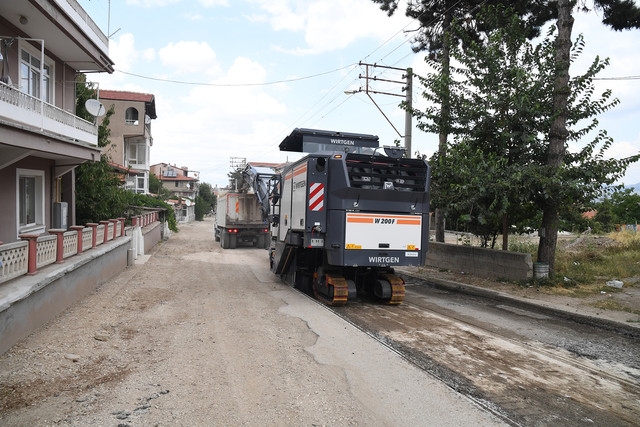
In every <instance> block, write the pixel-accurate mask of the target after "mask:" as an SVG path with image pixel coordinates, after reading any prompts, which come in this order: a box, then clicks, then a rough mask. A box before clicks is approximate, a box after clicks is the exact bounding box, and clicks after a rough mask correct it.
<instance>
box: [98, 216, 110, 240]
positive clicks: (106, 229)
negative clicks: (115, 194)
mask: <svg viewBox="0 0 640 427" xmlns="http://www.w3.org/2000/svg"><path fill="white" fill-rule="evenodd" d="M109 223H110V222H109V221H106V220H105V221H100V224H102V225H104V241H103V242H102V243H107V242H108V241H109Z"/></svg>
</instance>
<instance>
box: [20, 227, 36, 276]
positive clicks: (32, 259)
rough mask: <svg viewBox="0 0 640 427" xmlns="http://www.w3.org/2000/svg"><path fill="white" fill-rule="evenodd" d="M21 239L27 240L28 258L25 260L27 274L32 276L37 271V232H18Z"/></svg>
mask: <svg viewBox="0 0 640 427" xmlns="http://www.w3.org/2000/svg"><path fill="white" fill-rule="evenodd" d="M18 237H19V238H20V239H22V240H27V241H28V242H29V255H28V256H29V258H28V261H27V275H28V276H33V275H34V274H36V273H37V272H38V270H37V269H36V265H37V263H38V235H37V234H20V235H19V236H18Z"/></svg>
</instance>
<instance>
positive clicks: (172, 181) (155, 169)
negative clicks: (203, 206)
mask: <svg viewBox="0 0 640 427" xmlns="http://www.w3.org/2000/svg"><path fill="white" fill-rule="evenodd" d="M151 173H152V174H154V175H155V176H157V177H158V179H159V180H160V182H161V183H162V186H163V187H164V188H166V189H167V190H169V191H170V192H171V193H173V195H175V196H178V197H186V198H189V199H191V200H192V201H195V198H196V196H197V195H198V182H199V176H200V174H199V173H198V172H196V171H190V170H189V168H188V167H186V166H183V167H177V166H176V165H170V164H168V163H157V164H155V165H151Z"/></svg>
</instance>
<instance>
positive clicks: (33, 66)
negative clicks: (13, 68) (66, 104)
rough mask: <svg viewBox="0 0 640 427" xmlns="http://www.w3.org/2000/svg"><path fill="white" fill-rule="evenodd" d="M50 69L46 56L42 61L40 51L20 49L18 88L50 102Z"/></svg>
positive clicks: (51, 93) (51, 97)
mask: <svg viewBox="0 0 640 427" xmlns="http://www.w3.org/2000/svg"><path fill="white" fill-rule="evenodd" d="M41 65H42V66H41ZM52 70H53V66H52V65H51V64H49V63H47V61H46V58H45V62H44V64H43V63H42V60H41V56H40V53H37V54H36V52H31V51H28V50H25V49H21V50H20V89H21V90H22V91H24V92H26V93H28V94H29V95H31V96H33V97H34V98H38V99H42V100H43V101H44V102H48V103H50V104H51V103H53V91H52V85H51V79H52V77H53V76H52Z"/></svg>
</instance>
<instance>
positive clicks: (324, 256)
mask: <svg viewBox="0 0 640 427" xmlns="http://www.w3.org/2000/svg"><path fill="white" fill-rule="evenodd" d="M280 150H281V151H292V152H300V153H306V155H305V156H304V157H302V158H301V159H299V160H297V161H294V162H291V163H288V164H286V165H285V166H284V167H283V168H282V170H281V171H279V173H278V174H275V175H272V176H270V177H268V179H267V178H265V177H264V176H261V175H260V174H258V173H255V171H253V170H252V168H251V166H248V167H247V169H246V170H245V178H246V179H249V180H250V181H252V182H253V185H254V188H256V191H255V192H256V193H257V194H263V195H265V194H268V196H266V197H262V198H261V204H262V205H263V209H262V212H263V214H265V215H266V217H265V220H267V221H268V222H269V224H270V229H271V241H270V247H269V262H270V267H271V270H272V271H273V272H274V273H275V274H277V275H279V276H280V277H281V278H282V279H284V281H285V282H287V283H289V284H290V285H292V286H295V287H296V288H299V289H301V290H303V291H305V292H311V291H312V292H313V293H314V294H315V296H316V298H318V299H320V300H322V301H324V302H325V303H327V304H329V305H343V304H345V303H346V302H347V301H348V300H350V299H354V298H355V297H356V296H358V295H359V294H360V295H363V296H365V295H366V296H373V297H375V298H376V299H379V300H382V301H384V302H386V303H389V304H400V303H401V302H402V301H403V299H404V295H405V283H404V280H403V279H402V278H401V277H399V276H398V275H396V274H395V272H394V267H399V266H420V265H423V264H424V260H425V256H426V252H427V244H428V240H429V179H430V169H429V165H428V163H427V162H426V161H424V160H420V159H411V158H406V157H404V155H405V152H404V150H403V149H401V148H398V147H380V146H379V142H378V137H377V136H375V135H366V134H356V133H343V132H331V131H324V130H315V129H295V130H294V131H293V132H292V133H291V134H290V135H288V136H287V137H286V138H285V139H284V140H283V141H282V143H281V144H280ZM258 186H261V187H262V188H261V189H257V187H258Z"/></svg>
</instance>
